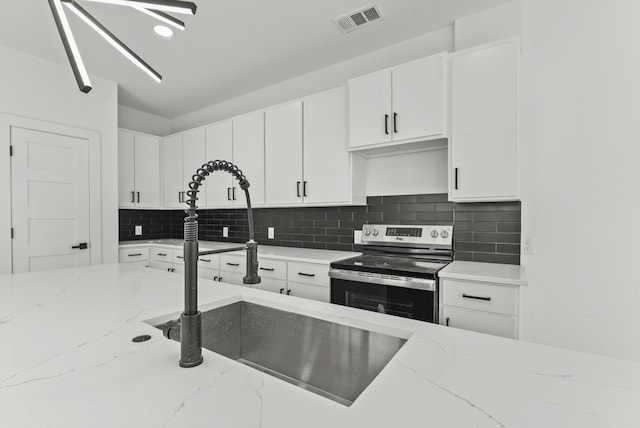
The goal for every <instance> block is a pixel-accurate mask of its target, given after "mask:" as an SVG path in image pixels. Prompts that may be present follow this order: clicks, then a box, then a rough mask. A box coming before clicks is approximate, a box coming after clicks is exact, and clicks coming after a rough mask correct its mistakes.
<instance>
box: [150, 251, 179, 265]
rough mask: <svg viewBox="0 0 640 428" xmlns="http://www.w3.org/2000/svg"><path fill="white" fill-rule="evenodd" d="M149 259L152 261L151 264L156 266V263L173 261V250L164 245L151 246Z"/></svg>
mask: <svg viewBox="0 0 640 428" xmlns="http://www.w3.org/2000/svg"><path fill="white" fill-rule="evenodd" d="M149 260H150V261H151V266H152V267H154V268H155V267H156V264H157V263H160V262H164V263H172V260H173V250H172V249H169V248H162V247H151V248H150V249H149Z"/></svg>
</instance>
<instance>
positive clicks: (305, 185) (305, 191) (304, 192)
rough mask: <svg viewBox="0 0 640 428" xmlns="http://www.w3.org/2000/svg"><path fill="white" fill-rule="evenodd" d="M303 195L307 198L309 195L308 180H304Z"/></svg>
mask: <svg viewBox="0 0 640 428" xmlns="http://www.w3.org/2000/svg"><path fill="white" fill-rule="evenodd" d="M302 196H304V197H305V198H306V197H307V182H306V181H303V182H302Z"/></svg>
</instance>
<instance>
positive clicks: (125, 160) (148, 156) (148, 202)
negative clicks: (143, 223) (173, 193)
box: [118, 130, 161, 208]
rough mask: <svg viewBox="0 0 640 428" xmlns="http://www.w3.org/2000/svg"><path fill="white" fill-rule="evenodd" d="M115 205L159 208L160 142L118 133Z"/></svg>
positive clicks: (131, 134) (128, 132)
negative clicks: (116, 202) (116, 198)
mask: <svg viewBox="0 0 640 428" xmlns="http://www.w3.org/2000/svg"><path fill="white" fill-rule="evenodd" d="M118 205H119V206H120V207H122V208H134V207H135V208H160V205H161V204H160V139H159V138H158V137H153V136H150V135H145V134H139V133H134V132H130V131H125V130H119V131H118Z"/></svg>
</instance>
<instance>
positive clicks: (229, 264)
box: [227, 262, 240, 266]
mask: <svg viewBox="0 0 640 428" xmlns="http://www.w3.org/2000/svg"><path fill="white" fill-rule="evenodd" d="M227 265H228V266H240V263H229V262H227Z"/></svg>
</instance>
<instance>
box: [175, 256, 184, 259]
mask: <svg viewBox="0 0 640 428" xmlns="http://www.w3.org/2000/svg"><path fill="white" fill-rule="evenodd" d="M176 259H184V256H176Z"/></svg>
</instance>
